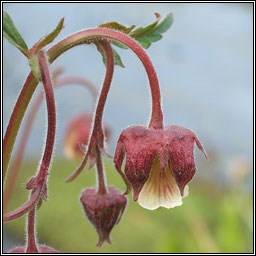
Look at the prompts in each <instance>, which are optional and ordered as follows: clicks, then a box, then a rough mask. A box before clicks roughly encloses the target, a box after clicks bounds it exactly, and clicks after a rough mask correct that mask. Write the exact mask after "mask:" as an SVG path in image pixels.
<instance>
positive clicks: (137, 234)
mask: <svg viewBox="0 0 256 256" xmlns="http://www.w3.org/2000/svg"><path fill="white" fill-rule="evenodd" d="M105 164H106V173H107V180H108V183H109V185H113V184H114V185H116V186H117V187H119V188H120V189H121V190H124V189H125V186H124V184H123V183H122V180H121V178H120V176H119V174H118V173H117V172H116V171H115V170H114V167H113V164H112V163H108V162H106V163H105ZM77 165H78V163H74V162H71V161H68V160H64V159H56V160H55V161H54V164H53V166H52V170H51V174H50V178H49V200H48V201H47V202H44V203H43V205H42V207H41V208H40V210H39V211H38V215H37V234H38V237H39V242H40V243H46V244H47V245H49V246H52V247H54V248H55V249H57V250H59V251H61V252H65V253H72V252H73V253H75V252H76V253H89V252H91V253H92V252H94V253H246V252H247V253H249V252H252V250H253V230H252V227H253V215H252V212H253V206H252V195H251V194H250V193H249V192H248V191H247V192H246V191H242V190H240V189H239V188H237V189H234V188H233V189H225V190H223V189H220V188H218V187H216V186H215V185H214V184H209V183H207V184H206V183H205V182H199V181H197V182H196V181H192V182H191V183H190V195H189V196H188V197H187V198H184V200H183V202H184V204H183V206H181V207H177V208H175V209H170V210H167V209H159V210H156V211H149V210H146V209H143V208H141V207H140V206H139V205H138V204H137V203H135V202H133V201H132V196H131V194H130V195H129V203H128V206H127V208H126V211H125V214H124V216H123V218H122V220H121V222H120V223H119V224H118V225H117V226H115V227H114V229H113V230H112V233H111V238H112V241H113V244H112V245H109V244H107V243H104V244H103V246H102V247H101V248H97V247H96V246H95V245H96V243H97V241H98V235H97V233H96V231H95V230H94V228H93V227H92V225H91V224H90V223H89V221H88V220H87V219H86V218H85V215H84V213H83V210H82V208H81V205H80V202H79V195H80V193H81V191H82V189H83V188H85V187H90V186H93V185H94V181H95V172H94V170H91V171H88V170H84V171H83V173H82V174H81V175H80V176H79V177H78V178H77V179H76V180H75V181H73V182H71V183H69V184H66V183H64V180H65V178H66V177H67V176H68V175H69V174H70V173H71V172H72V171H73V170H74V168H75V167H77ZM35 168H36V164H35V162H34V161H31V162H29V163H28V162H27V163H25V164H24V165H23V168H22V170H21V172H20V177H19V179H18V182H17V186H16V189H15V192H14V197H13V198H12V201H11V202H10V207H9V210H12V209H14V208H16V207H17V206H19V205H21V203H23V202H25V200H27V198H28V191H26V190H25V188H24V186H25V184H26V182H27V181H28V179H29V177H30V176H31V175H34V173H35ZM25 223H26V218H25V217H22V218H20V219H18V220H15V221H12V222H9V223H6V224H5V227H6V229H8V231H9V232H10V233H11V234H12V235H13V236H16V237H17V238H20V239H23V237H24V225H25Z"/></svg>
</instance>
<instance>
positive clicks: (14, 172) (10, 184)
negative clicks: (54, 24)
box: [3, 74, 98, 213]
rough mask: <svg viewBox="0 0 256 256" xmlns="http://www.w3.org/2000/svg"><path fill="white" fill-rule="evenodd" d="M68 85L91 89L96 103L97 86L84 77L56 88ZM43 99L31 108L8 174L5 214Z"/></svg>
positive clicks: (68, 79)
mask: <svg viewBox="0 0 256 256" xmlns="http://www.w3.org/2000/svg"><path fill="white" fill-rule="evenodd" d="M53 77H54V74H53ZM56 77H57V74H56ZM68 84H79V85H82V86H84V87H86V88H87V89H89V91H90V92H91V94H92V96H93V103H94V102H96V98H97V94H98V92H97V90H96V87H95V85H94V84H93V83H92V82H90V81H89V80H88V79H85V78H82V77H76V76H67V77H62V78H58V79H56V82H54V87H55V88H59V87H62V86H64V85H68ZM43 98H44V92H40V93H39V94H38V95H37V97H36V99H35V100H34V102H33V105H32V106H31V110H30V112H29V115H28V117H27V119H26V123H25V126H24V129H23V133H22V135H21V140H20V143H19V145H18V149H17V152H16V154H15V158H14V160H13V163H12V164H11V166H10V170H9V173H8V179H7V182H6V185H5V189H4V195H3V212H4V213H5V212H6V210H7V207H8V203H9V201H10V199H11V196H12V193H13V189H14V187H15V182H16V179H17V176H18V173H19V170H20V166H21V162H22V158H23V155H24V152H25V148H26V145H27V141H28V138H29V134H30V131H31V128H32V125H33V122H34V119H35V117H36V114H37V112H38V109H39V107H40V105H41V103H42V101H43ZM93 105H94V104H93Z"/></svg>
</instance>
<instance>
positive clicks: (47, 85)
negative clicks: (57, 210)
mask: <svg viewBox="0 0 256 256" xmlns="http://www.w3.org/2000/svg"><path fill="white" fill-rule="evenodd" d="M38 61H39V66H40V70H41V77H42V81H43V85H44V91H45V96H46V105H47V114H48V129H47V138H46V144H45V149H44V154H43V158H42V161H41V164H40V169H39V172H38V174H37V176H36V177H33V178H32V179H31V180H30V181H29V182H28V183H27V185H26V187H27V188H28V189H32V190H33V193H32V195H31V198H30V200H29V201H27V202H26V203H24V204H23V205H22V206H21V207H19V208H18V209H16V210H14V211H12V212H11V213H8V214H6V215H5V216H4V218H3V220H4V221H10V220H13V219H15V218H18V217H20V216H22V215H23V214H25V213H26V212H28V211H29V210H31V209H32V208H33V206H34V205H35V203H36V202H37V201H38V199H39V197H40V196H44V197H46V196H47V195H46V192H47V182H46V181H47V175H48V174H49V173H48V170H49V167H50V163H51V158H52V153H53V147H54V141H55V133H56V109H55V99H54V93H53V86H52V81H51V76H50V72H49V69H48V63H47V59H46V56H45V53H44V52H43V51H40V52H39V53H38Z"/></svg>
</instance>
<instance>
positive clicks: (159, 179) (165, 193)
mask: <svg viewBox="0 0 256 256" xmlns="http://www.w3.org/2000/svg"><path fill="white" fill-rule="evenodd" d="M187 195H188V186H186V187H185V190H184V196H187ZM138 203H139V204H140V205H141V206H142V207H144V208H146V209H149V210H155V209H157V208H159V207H165V208H168V209H169V208H173V207H176V206H180V205H182V196H181V195H180V190H179V187H178V185H177V183H176V180H175V178H174V175H173V171H172V168H171V164H168V165H167V166H166V169H165V171H162V170H161V166H160V159H159V157H156V159H155V161H154V163H153V165H152V168H151V171H150V175H149V178H148V180H147V181H146V183H145V184H144V186H143V188H142V190H141V192H140V194H139V199H138Z"/></svg>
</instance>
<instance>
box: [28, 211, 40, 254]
mask: <svg viewBox="0 0 256 256" xmlns="http://www.w3.org/2000/svg"><path fill="white" fill-rule="evenodd" d="M35 208H36V207H34V208H33V209H32V210H30V212H29V213H28V223H27V249H26V253H39V251H38V249H37V246H36V238H35V215H36V209H35Z"/></svg>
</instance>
